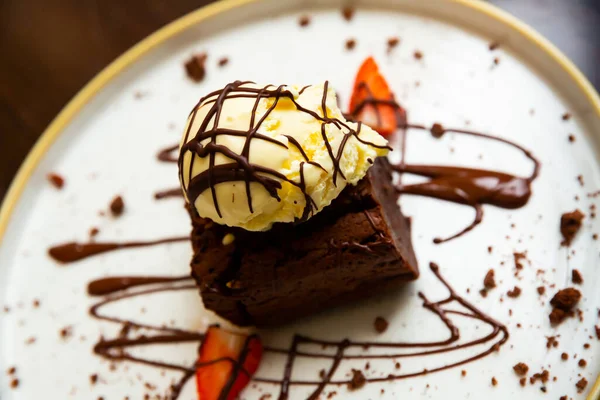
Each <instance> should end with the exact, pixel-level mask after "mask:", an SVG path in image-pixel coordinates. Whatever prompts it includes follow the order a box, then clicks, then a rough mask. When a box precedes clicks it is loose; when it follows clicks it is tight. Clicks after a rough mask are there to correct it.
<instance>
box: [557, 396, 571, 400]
mask: <svg viewBox="0 0 600 400" xmlns="http://www.w3.org/2000/svg"><path fill="white" fill-rule="evenodd" d="M559 400H569V398H568V397H567V396H560V399H559Z"/></svg>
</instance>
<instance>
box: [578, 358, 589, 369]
mask: <svg viewBox="0 0 600 400" xmlns="http://www.w3.org/2000/svg"><path fill="white" fill-rule="evenodd" d="M577 365H579V366H580V367H581V368H585V367H586V365H587V361H585V360H584V359H583V358H582V359H581V360H579V362H578V363H577Z"/></svg>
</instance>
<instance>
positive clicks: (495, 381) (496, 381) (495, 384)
mask: <svg viewBox="0 0 600 400" xmlns="http://www.w3.org/2000/svg"><path fill="white" fill-rule="evenodd" d="M497 385H498V380H497V379H496V377H495V376H493V377H492V386H497Z"/></svg>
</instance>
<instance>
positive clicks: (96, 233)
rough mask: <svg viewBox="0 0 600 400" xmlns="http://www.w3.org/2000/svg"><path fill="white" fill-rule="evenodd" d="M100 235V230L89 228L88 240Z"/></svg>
mask: <svg viewBox="0 0 600 400" xmlns="http://www.w3.org/2000/svg"><path fill="white" fill-rule="evenodd" d="M99 233H100V229H98V228H96V227H93V228H90V238H94V237H96V236H98V234H99Z"/></svg>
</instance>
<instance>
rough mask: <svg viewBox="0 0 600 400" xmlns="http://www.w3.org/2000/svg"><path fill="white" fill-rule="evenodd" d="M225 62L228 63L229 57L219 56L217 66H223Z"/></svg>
mask: <svg viewBox="0 0 600 400" xmlns="http://www.w3.org/2000/svg"><path fill="white" fill-rule="evenodd" d="M227 64H229V58H227V57H221V58H219V61H218V65H219V67H224V66H226V65H227Z"/></svg>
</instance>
